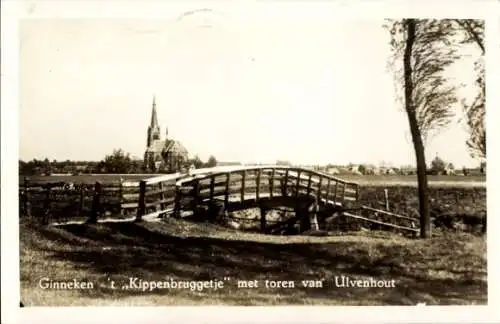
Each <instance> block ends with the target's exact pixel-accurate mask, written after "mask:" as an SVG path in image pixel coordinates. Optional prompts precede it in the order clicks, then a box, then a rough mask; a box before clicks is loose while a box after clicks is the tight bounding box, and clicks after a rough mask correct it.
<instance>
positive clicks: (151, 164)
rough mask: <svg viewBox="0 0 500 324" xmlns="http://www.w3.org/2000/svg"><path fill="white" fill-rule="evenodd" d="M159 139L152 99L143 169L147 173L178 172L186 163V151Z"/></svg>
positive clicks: (167, 140)
mask: <svg viewBox="0 0 500 324" xmlns="http://www.w3.org/2000/svg"><path fill="white" fill-rule="evenodd" d="M165 134H166V138H165V140H164V141H163V140H161V138H160V126H159V124H158V116H157V113H156V102H155V98H154V97H153V110H152V113H151V124H150V125H149V127H148V134H147V147H146V152H145V153H144V167H145V168H146V170H148V171H153V172H167V173H173V172H178V171H180V170H181V169H182V168H183V167H184V166H185V165H186V163H187V160H188V151H187V150H186V148H185V147H184V146H183V145H182V144H181V143H180V142H179V141H176V140H173V139H169V138H168V129H166V131H165Z"/></svg>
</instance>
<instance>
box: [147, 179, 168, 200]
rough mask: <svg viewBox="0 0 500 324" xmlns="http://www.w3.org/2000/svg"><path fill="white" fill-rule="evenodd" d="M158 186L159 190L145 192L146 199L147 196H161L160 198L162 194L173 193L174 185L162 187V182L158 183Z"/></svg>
mask: <svg viewBox="0 0 500 324" xmlns="http://www.w3.org/2000/svg"><path fill="white" fill-rule="evenodd" d="M159 186H160V188H159V189H155V190H147V191H146V197H149V196H154V195H157V194H162V196H163V195H164V194H167V195H168V194H173V193H175V185H168V186H167V185H164V183H163V182H160V183H159Z"/></svg>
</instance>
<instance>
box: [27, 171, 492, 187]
mask: <svg viewBox="0 0 500 324" xmlns="http://www.w3.org/2000/svg"><path fill="white" fill-rule="evenodd" d="M155 176H158V174H123V175H116V174H84V175H59V176H30V177H28V178H29V179H30V180H31V181H32V182H59V181H62V182H73V183H95V182H96V181H100V182H102V183H116V182H119V181H120V178H122V179H123V180H125V181H138V180H142V179H147V178H152V177H155ZM336 177H338V178H340V179H343V180H346V181H352V182H357V183H359V184H360V185H380V186H401V185H411V186H416V185H417V177H416V176H414V175H355V174H343V175H338V176H336ZM428 179H429V185H430V186H439V187H442V186H465V187H470V186H478V187H484V186H485V185H486V176H478V175H474V176H453V175H451V176H443V175H440V176H435V175H429V176H428ZM23 183H24V176H19V185H22V184H23Z"/></svg>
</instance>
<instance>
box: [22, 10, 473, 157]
mask: <svg viewBox="0 0 500 324" xmlns="http://www.w3.org/2000/svg"><path fill="white" fill-rule="evenodd" d="M258 17H259V16H253V17H246V19H239V17H234V16H231V15H230V14H228V13H225V12H221V11H204V10H202V11H199V12H188V13H185V14H184V15H179V16H176V17H175V18H172V19H164V20H151V19H149V20H147V19H142V20H129V19H127V20H125V19H100V20H97V19H94V20H91V19H87V20H84V19H45V20H24V21H22V22H21V24H20V105H21V107H20V159H23V160H30V159H33V158H37V159H43V158H46V157H47V158H49V159H50V160H52V159H57V160H66V159H71V160H101V159H103V158H104V156H105V155H106V154H109V153H111V152H112V151H113V149H117V148H121V149H123V150H124V151H126V152H129V153H130V154H131V155H132V156H136V157H138V158H142V156H143V154H144V150H145V148H146V131H147V127H148V125H149V122H150V119H151V105H152V100H153V96H156V104H157V111H158V120H159V123H160V126H161V134H162V139H164V138H165V131H166V128H167V127H168V134H169V137H170V138H174V139H176V140H179V141H181V142H182V143H183V144H184V146H185V147H186V148H187V149H188V151H189V152H190V153H191V154H197V155H199V156H200V158H202V159H203V160H206V159H207V158H208V157H209V155H214V156H215V157H216V158H217V159H218V160H219V161H240V162H244V163H251V162H261V163H274V162H275V161H276V160H277V159H280V160H288V161H291V162H293V163H296V164H327V163H333V164H348V163H373V164H380V163H384V164H392V165H406V164H414V161H415V157H414V156H415V155H414V152H413V146H412V143H411V137H410V135H409V130H408V121H407V117H406V115H405V113H404V112H403V110H402V107H401V106H400V105H399V104H398V103H396V101H395V92H394V84H393V77H392V74H391V72H390V71H389V70H388V69H387V59H388V56H389V55H390V52H389V45H388V40H389V38H388V33H387V31H386V30H384V29H383V27H382V24H383V21H381V20H376V19H372V20H370V19H366V18H364V19H357V20H353V19H350V20H345V19H344V20H335V19H328V18H327V17H326V18H325V17H324V16H321V15H315V14H314V11H312V10H311V13H310V14H309V15H304V18H302V19H299V20H297V19H296V20H293V21H292V20H290V19H286V18H285V17H280V16H276V17H274V16H266V18H267V19H263V18H258ZM260 17H262V16H260ZM467 53H468V54H472V55H466V57H465V58H464V59H463V60H462V61H461V62H459V63H457V64H456V65H455V66H453V67H452V69H451V70H450V71H449V75H450V76H451V77H453V78H454V79H456V80H457V82H460V83H464V84H466V85H468V84H471V83H472V82H473V81H474V71H473V62H474V59H475V57H474V52H472V51H468V52H467ZM459 94H460V96H462V97H464V98H466V99H468V100H470V99H471V96H473V95H474V92H473V90H472V88H471V87H468V86H466V87H465V88H464V89H462V90H461V91H460V93H459ZM456 110H457V111H460V110H461V108H460V107H459V106H458V105H457V107H456ZM459 115H460V114H459ZM466 138H467V133H466V131H465V129H464V126H462V125H458V124H456V123H455V124H453V125H452V126H450V127H449V128H448V129H446V130H444V131H442V132H441V133H440V134H438V135H437V136H436V137H434V138H432V139H431V140H430V141H429V142H428V143H427V148H426V153H427V160H428V162H430V160H432V159H433V158H434V157H435V156H436V154H438V155H439V156H440V157H441V158H443V159H445V160H446V161H450V162H452V163H453V164H454V165H456V166H475V165H477V163H478V162H477V161H476V160H474V159H472V158H471V157H470V155H469V153H468V152H467V150H466V146H465V141H466Z"/></svg>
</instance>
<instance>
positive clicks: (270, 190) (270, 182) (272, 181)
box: [269, 168, 275, 198]
mask: <svg viewBox="0 0 500 324" xmlns="http://www.w3.org/2000/svg"><path fill="white" fill-rule="evenodd" d="M274 172H275V171H274V168H272V169H271V176H270V177H269V197H270V198H273V191H274Z"/></svg>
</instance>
